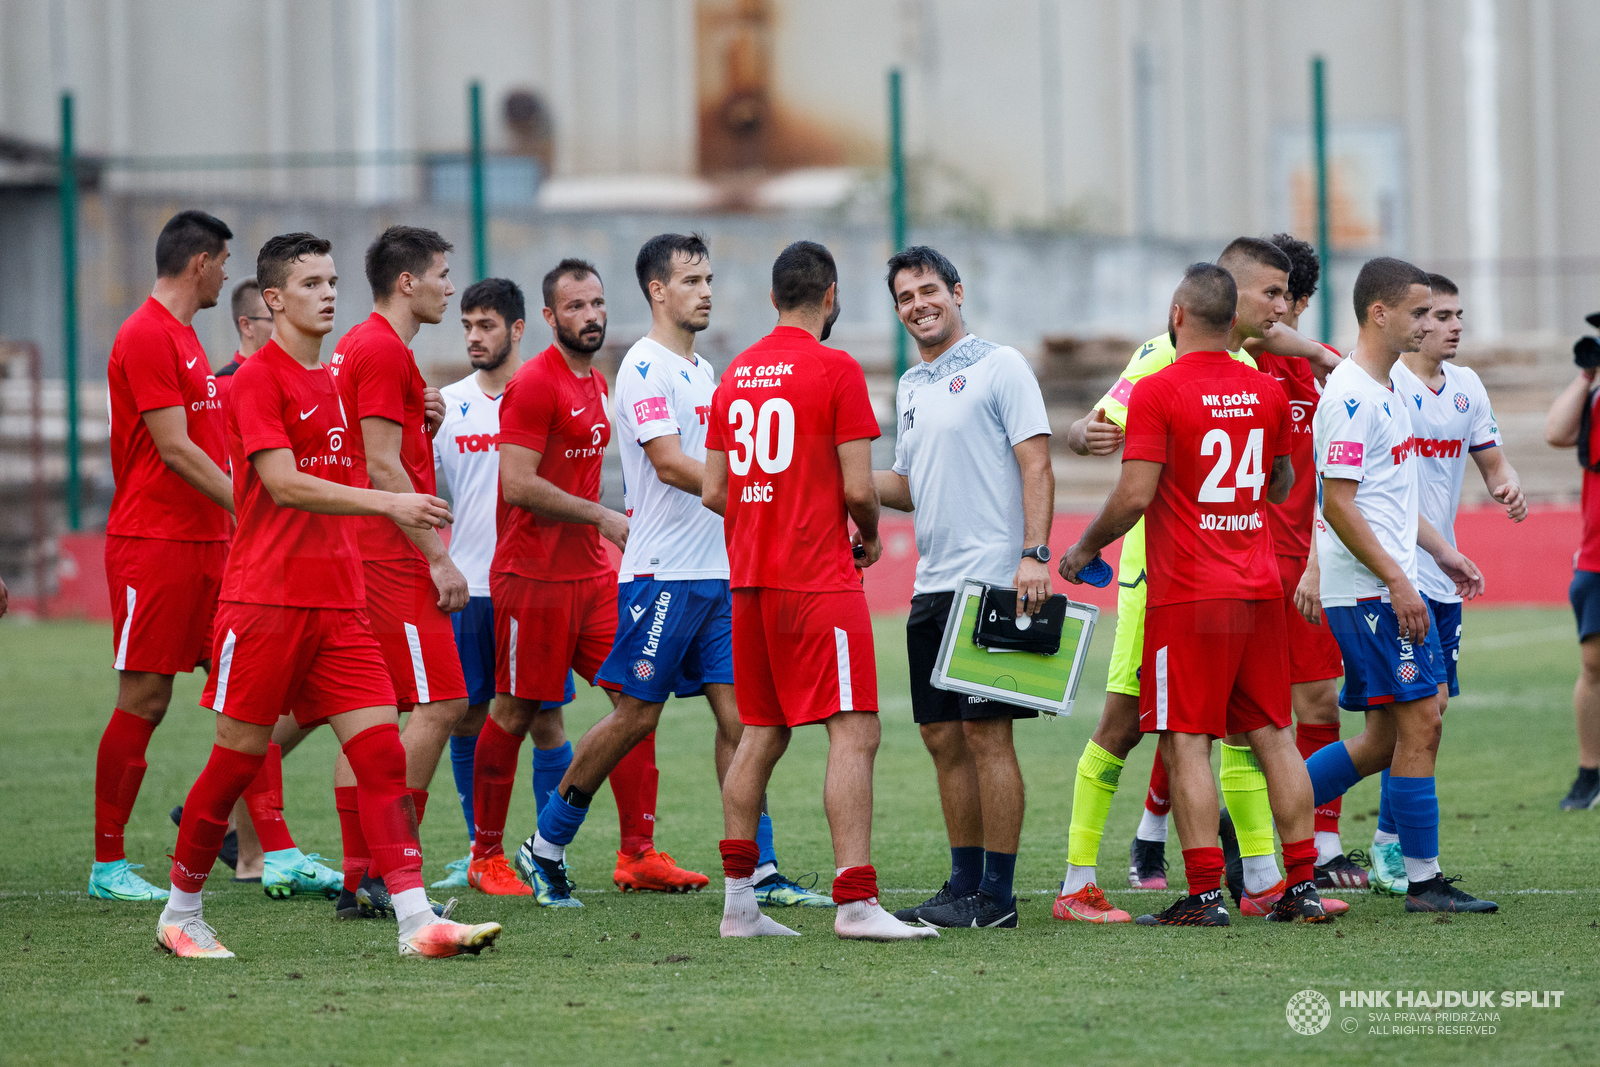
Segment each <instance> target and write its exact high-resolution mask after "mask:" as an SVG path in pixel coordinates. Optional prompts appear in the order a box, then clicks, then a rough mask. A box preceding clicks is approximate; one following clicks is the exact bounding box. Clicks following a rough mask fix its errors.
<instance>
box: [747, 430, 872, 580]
mask: <svg viewBox="0 0 1600 1067" xmlns="http://www.w3.org/2000/svg"><path fill="white" fill-rule="evenodd" d="M719 455H720V453H719ZM839 471H840V473H841V474H843V475H844V506H845V509H846V510H847V511H849V512H850V518H851V521H853V522H854V523H855V524H856V532H855V533H854V534H852V535H851V537H850V543H851V544H856V545H860V546H862V547H863V548H864V549H866V555H865V556H862V557H861V558H860V559H857V560H856V569H858V570H865V569H866V568H868V567H870V566H872V565H873V564H874V563H876V562H878V557H879V556H881V555H883V542H882V541H881V540H879V538H878V489H877V486H875V485H874V484H873V478H872V442H871V441H870V440H868V439H867V438H865V437H863V438H861V439H859V440H856V441H845V442H843V443H842V444H840V445H839Z"/></svg>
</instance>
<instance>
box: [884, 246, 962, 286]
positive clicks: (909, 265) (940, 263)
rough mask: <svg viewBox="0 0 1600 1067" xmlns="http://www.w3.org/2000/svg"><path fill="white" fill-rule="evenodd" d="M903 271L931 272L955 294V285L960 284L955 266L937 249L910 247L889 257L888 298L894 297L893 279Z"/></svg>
mask: <svg viewBox="0 0 1600 1067" xmlns="http://www.w3.org/2000/svg"><path fill="white" fill-rule="evenodd" d="M903 270H909V271H915V272H916V273H918V274H921V273H922V272H924V271H930V270H931V271H933V273H935V274H937V275H938V276H939V280H940V281H942V282H944V287H945V288H946V289H949V290H950V291H951V292H955V288H956V286H957V285H960V284H961V275H960V274H958V273H957V272H956V265H955V264H954V263H952V262H950V261H949V260H948V259H946V258H944V256H943V255H942V254H940V252H939V251H938V250H937V249H934V248H929V247H928V246H927V245H912V246H911V247H910V248H906V249H902V250H901V251H899V252H896V253H895V254H894V255H892V256H890V257H889V277H888V278H887V279H885V280H886V281H887V282H888V283H889V296H890V297H891V298H892V297H893V296H894V279H895V276H896V275H897V274H899V273H900V272H901V271H903Z"/></svg>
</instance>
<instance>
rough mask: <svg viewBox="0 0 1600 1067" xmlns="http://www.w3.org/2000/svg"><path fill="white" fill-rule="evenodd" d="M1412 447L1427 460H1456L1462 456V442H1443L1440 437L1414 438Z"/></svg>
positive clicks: (1457, 440)
mask: <svg viewBox="0 0 1600 1067" xmlns="http://www.w3.org/2000/svg"><path fill="white" fill-rule="evenodd" d="M1411 445H1412V447H1413V448H1414V449H1416V453H1417V455H1419V456H1422V457H1423V458H1425V459H1455V458H1457V457H1458V456H1460V455H1461V441H1460V439H1459V438H1458V439H1456V440H1454V441H1446V440H1442V439H1440V438H1438V437H1413V438H1412V439H1411Z"/></svg>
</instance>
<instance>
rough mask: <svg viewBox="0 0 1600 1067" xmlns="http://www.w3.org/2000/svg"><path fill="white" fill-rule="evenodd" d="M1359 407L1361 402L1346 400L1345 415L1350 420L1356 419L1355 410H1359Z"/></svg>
mask: <svg viewBox="0 0 1600 1067" xmlns="http://www.w3.org/2000/svg"><path fill="white" fill-rule="evenodd" d="M1360 406H1361V401H1359V400H1346V401H1345V402H1344V410H1345V414H1346V415H1348V416H1349V417H1350V418H1352V419H1353V418H1355V417H1356V409H1357V408H1359V407H1360Z"/></svg>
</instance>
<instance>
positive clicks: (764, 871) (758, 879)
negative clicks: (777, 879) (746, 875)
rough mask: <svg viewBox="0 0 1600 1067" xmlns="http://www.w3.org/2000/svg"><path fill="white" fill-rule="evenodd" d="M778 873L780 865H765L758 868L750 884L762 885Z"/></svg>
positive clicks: (751, 877)
mask: <svg viewBox="0 0 1600 1067" xmlns="http://www.w3.org/2000/svg"><path fill="white" fill-rule="evenodd" d="M777 873H778V865H777V864H776V863H763V864H762V865H761V866H759V867H757V868H756V873H755V874H752V875H751V876H750V884H751V885H760V884H761V883H762V882H765V881H766V880H767V879H768V878H771V877H772V876H773V875H775V874H777Z"/></svg>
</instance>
